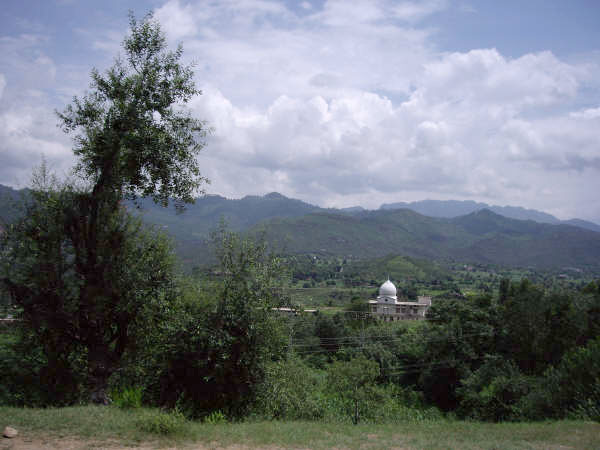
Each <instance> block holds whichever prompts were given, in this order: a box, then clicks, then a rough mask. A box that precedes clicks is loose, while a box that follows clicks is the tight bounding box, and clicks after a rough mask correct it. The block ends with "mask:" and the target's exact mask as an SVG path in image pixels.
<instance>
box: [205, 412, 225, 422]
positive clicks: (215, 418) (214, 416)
mask: <svg viewBox="0 0 600 450" xmlns="http://www.w3.org/2000/svg"><path fill="white" fill-rule="evenodd" d="M225 422H227V417H226V416H225V414H223V413H222V412H221V411H213V412H211V413H210V414H209V415H208V416H206V417H205V418H204V423H208V424H210V425H219V424H221V423H225Z"/></svg>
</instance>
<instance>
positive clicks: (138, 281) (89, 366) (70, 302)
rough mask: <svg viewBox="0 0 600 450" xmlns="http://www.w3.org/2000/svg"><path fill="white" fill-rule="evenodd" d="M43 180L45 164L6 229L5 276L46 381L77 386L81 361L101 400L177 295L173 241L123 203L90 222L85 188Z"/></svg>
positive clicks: (90, 388)
mask: <svg viewBox="0 0 600 450" xmlns="http://www.w3.org/2000/svg"><path fill="white" fill-rule="evenodd" d="M46 181H47V176H46V174H45V173H44V172H43V171H42V173H41V182H42V185H41V186H40V187H39V188H38V189H33V190H31V200H30V202H29V203H28V205H27V210H26V211H27V214H26V215H25V216H24V217H23V218H22V219H21V220H20V221H19V222H17V223H15V224H12V225H11V226H10V228H9V229H8V230H7V232H6V234H5V235H3V236H2V249H3V252H4V254H3V259H2V267H1V271H2V278H3V281H4V284H5V285H6V286H7V288H8V291H9V293H10V295H11V299H12V301H13V303H14V304H15V305H17V306H18V307H19V311H20V313H19V317H20V318H21V319H22V320H23V324H24V326H25V327H26V328H27V331H26V332H25V333H24V334H23V336H22V337H23V338H24V339H26V341H27V342H28V344H27V345H29V346H35V345H37V346H39V347H40V349H41V350H42V354H43V358H44V359H45V363H44V364H42V369H43V371H42V372H43V373H45V374H47V376H43V377H42V378H41V381H42V382H43V383H49V385H48V386H47V388H48V389H49V390H50V389H54V388H53V387H52V386H54V385H55V384H57V383H64V382H65V381H66V380H71V379H72V380H73V385H74V386H75V385H76V384H78V383H77V382H76V381H75V379H76V378H78V377H79V376H80V373H81V371H82V368H84V371H85V372H87V373H86V375H85V376H84V380H80V381H84V382H85V383H86V385H87V386H86V387H87V388H88V389H89V391H90V392H91V395H92V397H94V396H95V395H96V394H97V395H98V398H99V399H100V400H99V401H101V402H105V401H106V400H105V398H106V397H105V390H106V388H107V380H108V377H109V376H110V375H111V374H112V373H113V372H114V371H115V370H116V369H117V368H118V367H119V362H120V360H121V358H122V356H123V354H124V353H125V351H126V350H127V349H129V350H131V351H134V350H135V347H136V345H137V343H138V341H139V338H141V335H147V334H148V333H147V331H145V330H146V329H147V328H149V327H150V328H151V327H152V324H153V323H155V322H156V321H157V320H160V318H161V316H163V312H164V309H165V308H166V306H167V305H168V303H169V302H170V300H171V298H172V294H173V282H174V258H173V254H172V251H171V246H170V243H169V241H168V240H167V239H166V238H165V237H164V236H163V235H161V234H159V233H157V232H156V231H154V230H150V229H147V228H144V227H143V226H142V224H141V222H140V221H139V219H135V218H133V217H131V216H129V215H128V214H127V213H126V212H125V211H124V210H122V209H118V210H117V211H114V212H112V211H111V212H107V213H106V215H105V213H104V212H102V214H101V216H96V219H99V218H100V217H101V220H98V221H96V223H95V225H94V226H93V227H92V226H91V222H93V221H94V218H93V216H94V215H93V214H92V213H91V212H90V210H89V209H87V206H89V203H88V196H87V194H86V193H81V192H80V191H78V190H77V189H75V188H74V187H72V186H70V185H58V184H54V185H52V184H50V185H48V184H43V183H44V182H46ZM91 228H94V230H95V233H94V234H95V237H94V238H93V239H91V241H93V242H90V240H88V238H89V233H90V229H91ZM100 242H102V245H97V244H98V243H100ZM42 372H40V376H42V375H41V374H42ZM74 377H75V378H74ZM71 399H72V397H71ZM56 400H57V401H60V400H59V399H56Z"/></svg>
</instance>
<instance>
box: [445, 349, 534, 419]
mask: <svg viewBox="0 0 600 450" xmlns="http://www.w3.org/2000/svg"><path fill="white" fill-rule="evenodd" d="M461 384H462V385H461V386H460V387H459V388H458V389H457V393H458V396H459V397H460V405H459V407H458V410H457V412H458V414H459V415H460V416H463V417H468V418H471V419H475V420H486V421H493V422H499V421H504V420H515V419H518V418H520V415H521V413H520V411H519V408H518V407H517V403H518V401H519V400H520V399H521V398H522V397H523V396H524V395H525V394H527V393H528V392H529V390H530V380H529V379H528V378H527V377H525V376H524V375H523V374H522V373H521V372H520V371H519V369H518V368H517V367H516V365H515V364H514V363H513V362H512V361H510V360H508V361H507V360H505V359H503V358H502V357H499V356H494V357H488V358H486V360H485V362H484V363H483V365H481V367H479V368H478V369H477V370H476V371H475V372H473V373H472V374H471V375H469V376H468V377H467V378H465V379H463V380H462V382H461Z"/></svg>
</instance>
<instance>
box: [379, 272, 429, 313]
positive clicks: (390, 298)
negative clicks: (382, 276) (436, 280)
mask: <svg viewBox="0 0 600 450" xmlns="http://www.w3.org/2000/svg"><path fill="white" fill-rule="evenodd" d="M396 292H397V291H396V286H394V283H392V282H391V281H390V280H389V278H388V280H387V281H386V282H385V283H383V284H382V285H381V287H380V288H379V295H378V296H377V298H376V299H374V300H369V311H370V312H371V314H372V315H373V316H374V317H377V318H379V319H381V320H386V321H394V320H419V319H424V318H425V314H426V313H427V310H428V309H429V307H430V306H431V297H425V296H419V297H417V298H418V300H417V301H416V302H400V301H398V297H397V295H396Z"/></svg>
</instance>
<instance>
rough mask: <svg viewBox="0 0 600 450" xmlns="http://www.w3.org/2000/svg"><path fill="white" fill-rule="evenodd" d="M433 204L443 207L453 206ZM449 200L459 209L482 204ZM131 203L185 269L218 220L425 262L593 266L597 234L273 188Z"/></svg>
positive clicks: (352, 252)
mask: <svg viewBox="0 0 600 450" xmlns="http://www.w3.org/2000/svg"><path fill="white" fill-rule="evenodd" d="M18 193H19V191H15V190H11V189H10V188H6V190H5V191H4V194H5V195H4V197H3V198H4V199H5V200H6V202H4V203H2V201H3V199H2V198H0V212H1V213H2V214H1V216H3V217H11V216H13V214H12V212H11V211H10V208H11V207H12V206H11V205H12V204H14V199H15V198H18V195H17V194H18ZM434 203H435V202H434ZM437 203H438V205H437V206H442V207H444V208H446V209H447V210H449V209H450V206H452V205H451V203H448V202H437ZM456 203H458V204H459V205H460V206H462V207H463V208H464V207H465V206H466V207H472V204H475V205H481V204H476V203H475V202H472V204H471V203H467V204H466V205H465V203H464V202H456ZM138 206H139V207H140V208H139V209H137V211H139V214H141V216H142V217H143V219H144V221H146V222H147V223H151V224H154V225H156V226H158V227H160V228H162V229H164V230H165V231H167V232H168V233H169V234H170V235H171V236H172V237H173V239H174V241H175V243H176V248H177V252H178V254H179V255H180V257H181V258H182V260H183V262H184V263H185V264H187V265H188V267H189V266H190V265H193V264H202V263H206V262H207V261H209V260H210V258H211V252H210V250H209V246H208V242H209V235H210V232H211V231H212V230H214V229H216V228H217V227H218V225H219V222H220V221H221V220H225V222H226V223H227V225H228V227H229V229H230V230H234V231H240V232H244V233H249V234H251V235H259V234H260V235H262V236H264V237H265V238H266V239H267V241H268V242H269V243H270V244H271V245H272V246H273V248H275V249H277V250H279V251H282V252H284V253H291V254H294V253H296V254H301V253H304V254H307V253H320V254H323V255H330V256H353V257H358V258H372V257H382V256H385V255H390V254H396V255H404V256H410V257H415V258H423V259H429V260H440V259H445V260H458V261H465V262H466V261H472V262H481V263H493V264H500V265H510V266H535V267H540V268H542V267H567V266H571V267H580V268H584V269H590V270H594V271H600V233H598V232H595V231H592V230H586V229H584V228H580V227H578V226H574V225H577V221H576V220H575V221H573V222H575V223H574V224H560V223H559V224H548V223H540V222H536V221H533V220H518V219H511V218H507V217H505V216H503V215H499V214H496V213H494V212H492V211H490V210H488V209H479V210H477V211H474V212H471V213H469V214H466V215H460V216H457V217H453V218H447V217H430V216H426V215H423V214H421V213H419V212H416V211H413V210H411V209H407V208H403V209H393V208H389V209H386V208H382V209H379V210H374V211H369V210H364V209H362V208H358V207H356V208H346V209H344V210H340V209H324V208H320V207H318V206H314V205H311V204H309V203H306V202H303V201H301V200H295V199H290V198H287V197H285V196H283V195H281V194H278V193H271V194H267V195H265V196H251V195H250V196H246V197H244V198H241V199H235V200H232V199H227V198H224V197H221V196H218V195H207V196H204V197H201V198H199V199H197V201H196V203H195V204H192V205H188V206H187V208H186V211H185V212H184V213H182V214H176V212H175V210H174V207H173V206H170V207H168V208H162V207H159V206H157V205H155V204H154V203H153V202H152V201H151V200H149V199H141V200H140V201H139V202H138ZM129 208H130V209H131V210H133V211H135V210H136V205H135V204H133V203H129ZM516 209H518V208H516ZM521 209H522V210H524V209H523V208H521ZM524 211H527V210H524ZM442 212H443V211H442ZM439 213H440V211H439V208H438V214H439ZM445 214H448V211H445ZM542 214H543V213H542ZM556 220H558V219H556Z"/></svg>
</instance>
